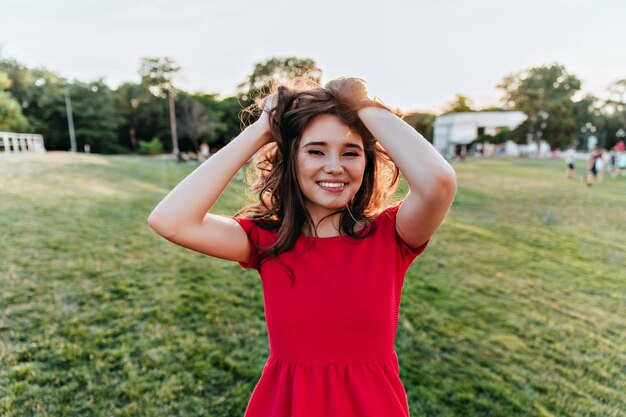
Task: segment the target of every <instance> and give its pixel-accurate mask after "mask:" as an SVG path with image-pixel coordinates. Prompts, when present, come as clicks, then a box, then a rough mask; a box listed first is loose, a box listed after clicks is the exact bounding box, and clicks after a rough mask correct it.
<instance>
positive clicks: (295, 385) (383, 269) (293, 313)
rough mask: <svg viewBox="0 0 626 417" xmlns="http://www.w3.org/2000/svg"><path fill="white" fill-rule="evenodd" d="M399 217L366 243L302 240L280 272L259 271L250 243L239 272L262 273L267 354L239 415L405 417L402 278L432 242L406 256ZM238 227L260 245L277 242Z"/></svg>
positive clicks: (378, 226) (268, 265) (272, 267)
mask: <svg viewBox="0 0 626 417" xmlns="http://www.w3.org/2000/svg"><path fill="white" fill-rule="evenodd" d="M397 210H398V206H393V207H390V208H388V209H387V210H385V211H384V212H383V213H381V214H380V215H379V216H377V217H376V219H375V220H374V221H373V227H374V228H375V231H374V232H373V233H372V234H371V235H370V236H368V237H366V238H364V239H354V238H350V237H345V236H337V237H330V238H312V237H306V236H301V237H300V238H298V240H297V242H296V245H295V247H294V248H293V249H291V250H290V251H288V252H285V253H283V254H281V255H280V261H281V262H282V264H283V265H281V262H279V261H278V260H277V259H276V258H269V259H266V260H263V261H262V262H261V263H260V264H259V251H258V250H257V249H256V248H255V246H254V245H250V251H251V255H250V262H249V263H247V264H243V263H242V264H241V265H242V266H243V267H244V268H255V269H257V270H258V271H259V274H260V276H261V280H262V283H263V296H264V305H265V318H266V322H267V329H268V335H269V351H270V354H269V358H268V359H267V362H266V364H265V367H264V368H263V372H262V374H261V378H260V379H259V381H258V383H257V385H256V387H255V389H254V391H253V393H252V395H251V397H250V402H249V403H248V407H247V408H246V412H245V415H244V417H407V416H409V409H408V402H407V398H406V392H405V390H404V386H403V384H402V382H401V380H400V376H399V373H400V371H399V366H398V358H397V356H396V352H395V350H394V342H395V338H396V329H397V324H398V310H399V307H400V299H401V296H402V285H403V282H404V276H405V274H406V271H407V269H408V267H409V265H410V264H411V262H412V261H413V260H414V259H415V257H416V256H418V255H420V254H421V253H422V252H423V251H424V249H425V248H426V245H427V244H428V242H426V243H424V244H423V245H422V246H420V247H419V248H416V249H412V248H410V247H408V246H407V245H406V243H404V242H403V241H402V240H401V239H400V237H399V236H398V234H397V233H396V228H395V218H396V213H397ZM235 220H237V222H239V224H240V225H241V226H242V228H243V229H244V230H245V232H246V234H247V235H248V237H249V239H250V240H251V241H252V242H254V243H256V244H257V245H260V246H261V247H267V246H269V245H270V244H271V243H272V242H273V241H274V239H275V237H276V233H275V232H270V231H267V230H263V229H261V228H259V227H258V226H257V225H256V224H255V223H254V222H253V221H252V220H249V219H244V218H235ZM370 227H372V226H370ZM285 266H286V267H287V268H289V269H290V270H291V272H292V273H293V276H294V278H295V283H294V285H293V286H292V285H291V280H290V277H289V274H288V273H287V272H286V271H285Z"/></svg>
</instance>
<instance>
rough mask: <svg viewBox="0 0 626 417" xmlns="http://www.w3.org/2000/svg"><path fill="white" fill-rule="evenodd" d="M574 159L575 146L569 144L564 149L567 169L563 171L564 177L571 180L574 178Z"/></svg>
mask: <svg viewBox="0 0 626 417" xmlns="http://www.w3.org/2000/svg"><path fill="white" fill-rule="evenodd" d="M575 160H576V148H575V147H574V145H570V146H569V147H568V148H567V150H566V151H565V163H566V164H567V170H566V171H565V178H567V179H568V180H571V179H572V178H574V163H575Z"/></svg>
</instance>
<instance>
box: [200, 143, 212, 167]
mask: <svg viewBox="0 0 626 417" xmlns="http://www.w3.org/2000/svg"><path fill="white" fill-rule="evenodd" d="M209 155H210V153H209V145H207V143H206V142H202V143H201V144H200V152H199V153H198V162H200V163H202V162H204V161H206V160H207V159H209Z"/></svg>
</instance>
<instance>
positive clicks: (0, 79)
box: [0, 71, 28, 132]
mask: <svg viewBox="0 0 626 417" xmlns="http://www.w3.org/2000/svg"><path fill="white" fill-rule="evenodd" d="M9 87H11V80H10V79H9V77H8V75H7V74H6V73H4V72H2V71H0V130H3V131H7V132H23V131H25V130H26V128H27V126H28V120H26V118H25V117H24V115H23V114H22V107H21V106H20V104H19V103H18V102H17V101H16V100H15V99H14V98H13V97H12V96H11V95H10V94H9V93H6V92H5V90H8V89H9Z"/></svg>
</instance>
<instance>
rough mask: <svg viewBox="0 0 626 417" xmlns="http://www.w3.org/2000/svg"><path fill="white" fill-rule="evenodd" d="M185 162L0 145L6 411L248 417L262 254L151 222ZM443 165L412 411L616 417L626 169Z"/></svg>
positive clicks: (625, 307) (418, 330) (411, 320)
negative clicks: (448, 178) (159, 230)
mask: <svg viewBox="0 0 626 417" xmlns="http://www.w3.org/2000/svg"><path fill="white" fill-rule="evenodd" d="M582 165H583V164H582V163H580V164H579V166H578V167H577V169H578V174H579V175H580V174H581V171H582V169H583V168H582ZM193 168H194V166H193V165H190V164H177V163H175V162H171V161H164V160H159V159H155V158H148V157H132V156H107V157H105V156H97V155H84V154H80V155H71V154H67V153H48V154H47V155H45V156H36V157H31V156H26V157H15V158H6V157H0V213H1V215H0V416H2V417H9V416H11V417H12V416H63V417H66V416H215V417H218V416H219V417H225V416H233V417H236V416H242V415H243V412H244V410H245V407H246V404H247V401H248V399H249V396H250V393H251V392H252V390H253V388H254V386H255V384H256V381H257V380H258V378H259V376H260V373H261V369H262V367H263V364H264V362H265V360H266V358H267V354H268V350H267V332H266V329H265V323H264V313H263V297H262V288H261V283H260V280H259V279H258V276H257V275H256V272H254V271H244V270H243V269H241V268H240V267H239V266H238V265H236V264H233V263H229V262H225V261H221V260H216V259H210V258H209V257H206V256H203V255H200V254H197V253H194V252H191V251H187V250H185V249H182V248H180V247H177V246H175V245H173V244H171V243H169V242H167V241H165V240H164V239H162V238H161V237H159V236H158V235H157V234H155V233H154V232H153V231H152V230H151V229H150V228H149V227H148V226H147V217H148V214H149V213H150V211H151V210H152V208H153V207H154V206H155V205H156V204H157V202H158V201H159V200H160V199H161V198H162V197H163V196H164V195H165V194H166V193H167V192H168V191H169V190H170V189H171V188H172V187H173V186H174V185H175V184H176V183H177V182H178V181H180V180H181V179H182V178H183V177H184V176H185V175H187V174H188V173H189V172H190V171H191V170H192V169H193ZM455 168H456V169H457V172H458V177H459V185H460V187H459V192H458V194H457V197H456V200H455V203H454V206H453V209H452V211H451V213H450V215H449V217H448V219H447V220H446V222H445V223H444V226H443V227H442V229H441V230H440V231H439V232H438V233H437V235H436V236H435V237H434V239H433V241H432V243H431V245H430V246H429V248H428V250H427V251H426V253H425V254H424V255H423V256H422V257H420V258H418V261H417V262H415V263H414V265H413V266H412V267H411V269H410V270H409V273H408V275H407V278H406V281H405V286H404V291H403V301H402V306H401V311H400V317H399V323H400V325H399V327H398V337H397V342H396V351H397V352H398V357H399V361H400V369H401V370H400V376H401V378H402V381H403V382H404V385H405V388H406V390H407V394H408V398H409V406H410V409H411V415H412V416H413V417H416V416H437V417H439V416H441V417H443V416H463V417H466V416H520V417H521V416H524V417H528V416H541V417H550V416H594V417H595V416H597V417H617V416H626V376H625V375H626V224H625V222H624V220H625V219H626V215H625V209H626V177H622V178H617V179H610V178H607V179H606V180H605V182H604V183H603V184H596V185H594V186H593V187H591V188H587V187H586V186H585V185H584V184H583V183H582V181H581V180H580V178H578V179H577V180H574V181H566V180H565V179H564V164H563V162H562V161H534V160H512V161H499V160H484V161H473V160H472V161H467V162H465V163H461V164H457V165H455ZM243 190H244V186H243V184H241V183H240V182H238V181H234V182H233V183H232V184H231V186H230V187H229V189H228V190H227V191H226V192H225V194H224V195H223V196H222V198H221V199H220V201H219V203H218V206H217V208H216V210H215V211H216V212H218V213H223V214H233V213H234V212H235V211H236V209H237V208H239V207H240V206H242V205H243V204H244V201H245V197H244V194H245V193H244V192H243ZM338 417H340V416H338ZM381 417H384V416H381Z"/></svg>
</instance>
